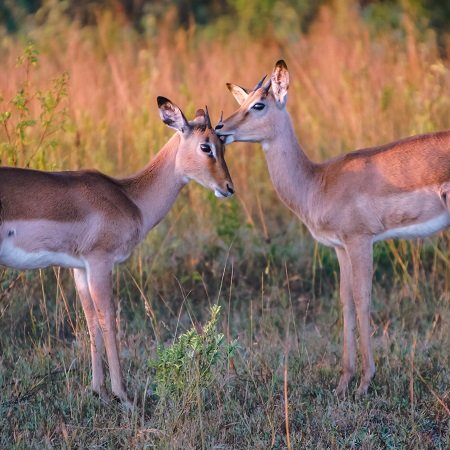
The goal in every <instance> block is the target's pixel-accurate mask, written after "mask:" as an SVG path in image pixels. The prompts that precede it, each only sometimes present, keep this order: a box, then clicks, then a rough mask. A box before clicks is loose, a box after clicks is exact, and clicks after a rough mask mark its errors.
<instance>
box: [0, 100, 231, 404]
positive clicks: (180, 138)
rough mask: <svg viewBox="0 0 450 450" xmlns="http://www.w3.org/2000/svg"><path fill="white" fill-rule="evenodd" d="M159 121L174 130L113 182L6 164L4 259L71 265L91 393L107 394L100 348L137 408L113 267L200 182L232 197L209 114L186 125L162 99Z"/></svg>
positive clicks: (0, 174)
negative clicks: (86, 341)
mask: <svg viewBox="0 0 450 450" xmlns="http://www.w3.org/2000/svg"><path fill="white" fill-rule="evenodd" d="M158 107H159V112H160V116H161V119H162V120H163V122H164V123H166V124H167V125H168V126H170V127H172V128H174V129H176V130H177V133H176V134H175V135H174V136H173V137H172V138H171V139H170V140H169V141H168V142H167V143H166V144H165V145H164V146H163V148H162V149H161V150H160V151H159V153H158V154H157V155H156V156H155V157H154V158H153V159H152V160H151V161H150V163H149V164H148V165H147V166H146V167H145V168H144V169H143V170H142V171H140V172H139V173H137V174H136V175H133V176H131V177H129V178H124V179H116V178H112V177H109V176H107V175H104V174H102V173H100V172H97V171H92V170H81V171H76V172H69V171H68V172H42V171H37V170H29V169H19V168H12V167H2V168H0V264H2V265H4V266H8V267H13V268H16V269H36V268H43V267H47V266H62V267H70V268H73V269H74V278H75V284H76V288H77V291H78V294H79V297H80V301H81V305H82V308H83V310H84V314H85V316H86V322H87V326H88V330H89V335H90V342H91V358H92V390H93V392H94V393H96V394H98V395H101V396H104V395H106V394H105V389H104V373H103V367H102V359H101V358H102V353H103V348H104V346H105V347H106V354H107V359H108V364H109V373H110V378H111V390H112V393H113V395H114V396H115V397H116V398H118V399H119V400H120V401H121V402H122V403H123V404H124V405H125V406H126V407H128V408H131V407H132V404H131V402H130V401H129V399H128V397H127V394H126V391H125V388H124V382H123V378H122V372H121V367H120V361H119V354H118V350H117V341H116V312H115V306H114V301H113V285H112V270H113V266H114V265H115V264H116V263H120V262H122V261H124V260H125V259H127V258H128V256H129V255H130V253H131V252H132V250H133V249H134V247H136V245H137V244H138V243H139V242H141V241H142V240H143V239H144V237H145V236H146V234H147V233H148V232H149V231H150V230H151V229H152V228H153V227H154V226H155V225H156V224H158V223H159V222H160V221H161V220H162V219H163V218H164V216H165V215H166V214H167V213H168V211H169V209H170V208H171V206H172V205H173V203H174V202H175V199H176V198H177V195H178V193H179V192H180V189H181V188H182V187H183V186H184V185H185V184H186V183H187V182H188V181H189V179H193V180H195V181H197V182H198V183H200V184H201V185H203V186H205V187H207V188H209V189H212V190H213V191H214V192H215V194H216V196H217V197H229V196H231V195H232V194H233V192H234V191H233V183H232V181H231V178H230V174H229V172H228V168H227V165H226V163H225V160H224V145H223V143H222V142H221V141H220V140H219V138H218V137H217V135H216V134H215V132H214V130H213V128H212V127H211V122H210V118H209V115H208V111H207V110H206V113H205V112H204V111H203V110H198V111H197V115H196V117H195V119H194V120H193V121H191V122H188V121H187V120H186V118H185V116H184V114H183V113H182V112H181V110H180V109H179V108H178V107H177V106H176V105H174V104H173V103H171V102H170V100H168V99H166V98H164V97H158Z"/></svg>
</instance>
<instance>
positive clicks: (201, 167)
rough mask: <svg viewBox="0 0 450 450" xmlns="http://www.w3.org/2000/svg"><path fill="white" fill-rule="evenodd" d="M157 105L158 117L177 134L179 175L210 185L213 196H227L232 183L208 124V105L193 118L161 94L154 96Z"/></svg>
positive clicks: (222, 148) (220, 143)
mask: <svg viewBox="0 0 450 450" xmlns="http://www.w3.org/2000/svg"><path fill="white" fill-rule="evenodd" d="M158 107H159V114H160V116H161V119H162V121H163V122H164V123H165V124H166V125H168V126H169V127H171V128H174V129H175V130H177V131H178V134H179V136H180V143H179V146H178V151H177V169H178V170H179V171H180V173H181V175H182V176H183V177H185V178H187V179H192V180H195V181H197V183H200V184H201V185H202V186H205V187H206V188H209V189H212V190H213V191H214V193H215V194H216V197H231V196H232V195H233V193H234V187H233V182H232V181H231V177H230V173H229V172H228V167H227V164H226V162H225V157H224V152H225V145H224V143H223V142H222V141H221V140H220V139H219V137H218V136H217V134H216V133H215V131H214V129H213V128H212V126H211V120H210V118H209V114H208V109H207V108H206V112H205V111H204V110H203V109H199V110H198V111H197V113H196V115H195V118H194V120H192V121H188V120H187V119H186V117H185V116H184V114H183V112H182V111H181V110H180V108H178V106H176V105H175V104H174V103H172V102H171V101H170V100H168V99H167V98H165V97H158Z"/></svg>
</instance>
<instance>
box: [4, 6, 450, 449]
mask: <svg viewBox="0 0 450 450" xmlns="http://www.w3.org/2000/svg"><path fill="white" fill-rule="evenodd" d="M343 3H344V2H343ZM171 21H172V18H171V16H170V13H169V14H168V15H167V16H166V18H165V22H163V23H160V24H159V28H158V30H159V31H158V32H157V33H156V32H155V33H154V34H151V33H147V34H146V33H143V34H138V33H136V32H135V31H133V29H132V28H130V27H129V26H126V25H124V24H123V23H120V21H118V19H117V18H115V17H114V16H112V15H111V14H109V13H104V14H100V13H99V14H98V16H97V21H96V26H85V27H81V26H80V25H79V24H77V23H76V22H71V21H69V20H68V19H67V18H66V16H64V15H62V14H60V13H58V9H57V8H53V9H51V8H50V9H49V10H48V11H47V12H44V13H42V15H41V16H39V17H37V18H36V23H26V24H25V27H24V29H25V31H24V32H23V33H22V34H20V35H17V36H12V35H8V34H0V60H1V62H2V64H1V66H2V70H1V71H0V96H1V98H2V101H1V102H0V114H2V115H1V116H0V125H1V126H0V146H1V147H0V158H1V164H3V165H8V164H14V165H18V166H25V165H29V166H31V167H36V168H42V169H49V170H60V169H76V168H80V167H96V168H98V169H100V170H102V171H104V172H106V173H108V174H111V175H114V176H125V175H127V174H130V173H133V172H135V171H137V170H138V169H139V168H140V167H142V166H143V165H144V164H145V163H146V162H147V161H148V160H149V159H150V158H151V157H152V156H153V155H154V154H155V153H156V152H157V151H158V149H159V148H160V147H161V146H162V144H163V143H164V142H165V141H166V140H168V139H169V137H170V135H171V131H170V130H169V129H168V128H166V127H165V126H164V125H163V124H162V123H161V121H160V119H159V115H158V110H157V107H156V96H157V95H163V96H166V97H168V98H170V99H171V100H173V101H174V102H175V103H177V104H178V105H180V106H181V107H182V109H183V110H184V111H185V112H186V113H187V115H188V116H192V114H193V113H194V112H195V110H196V109H197V108H198V107H203V106H204V105H205V104H207V105H208V108H209V110H210V112H211V115H212V117H213V121H217V120H218V117H219V114H220V111H221V110H224V116H225V117H226V116H227V115H228V114H229V113H231V112H232V111H233V110H234V109H235V106H236V105H235V103H234V100H233V99H232V96H231V95H230V93H229V92H228V90H227V89H226V87H225V83H226V82H234V83H237V84H240V85H243V86H246V87H251V86H253V85H254V84H255V83H256V81H257V80H258V79H259V78H260V77H261V76H262V75H263V74H265V73H269V72H270V71H271V69H272V67H273V64H274V62H275V61H276V60H277V59H279V58H281V57H283V58H284V59H285V60H286V62H287V64H288V66H289V70H290V74H291V87H290V91H289V102H288V109H289V111H290V112H291V114H292V116H293V118H294V120H295V127H296V130H297V133H298V135H299V137H300V140H301V142H302V144H303V146H304V148H305V150H306V152H307V154H308V155H309V157H310V158H312V159H313V160H316V161H321V160H324V159H326V158H329V157H332V156H335V155H338V154H341V153H343V152H346V151H350V150H353V149H356V148H361V147H368V146H372V145H378V144H383V143H387V142H389V141H392V140H395V139H399V138H400V137H404V136H408V135H412V134H418V133H424V132H429V131H434V130H442V129H449V128H450V114H449V112H450V68H449V60H448V53H446V52H445V49H444V50H443V49H439V48H438V47H437V46H436V43H435V42H436V39H435V34H434V32H433V31H432V30H430V29H428V28H424V27H420V26H419V25H418V24H417V23H416V22H415V21H414V20H413V19H411V18H408V17H407V16H404V17H403V18H402V23H401V25H400V27H399V29H397V30H395V31H392V30H390V29H376V28H373V27H371V26H370V25H368V24H367V23H366V22H364V21H363V19H362V18H361V17H360V16H359V15H358V14H357V12H356V11H355V10H354V9H352V8H345V7H342V8H335V9H331V8H324V9H322V10H321V12H320V14H319V16H318V18H317V19H316V20H315V22H314V23H313V24H312V25H311V27H310V29H309V31H308V33H307V34H305V35H302V36H300V37H298V38H297V39H290V40H288V39H285V38H281V37H279V34H277V33H276V30H274V32H273V33H271V32H269V31H268V32H267V33H266V35H265V36H263V37H260V38H258V39H252V38H250V37H249V36H248V35H245V34H242V32H236V33H234V34H231V35H228V36H223V35H221V34H220V33H218V34H217V35H214V34H213V33H211V30H209V32H202V30H197V29H196V28H195V27H194V26H193V27H191V28H189V29H187V30H185V29H173V27H172V26H171ZM38 25H39V26H38ZM30 40H31V41H32V42H33V43H34V47H33V48H34V49H36V50H38V51H39V54H35V53H34V52H33V49H32V48H31V47H29V48H28V51H27V52H26V56H25V57H22V62H21V63H20V64H17V58H18V57H20V56H21V55H23V54H24V49H25V48H26V47H27V45H28V42H29V41H30ZM447 52H448V49H447ZM35 59H37V61H35ZM65 74H67V75H65ZM55 80H56V81H55ZM5 112H10V113H11V114H10V115H6V116H5ZM32 121H34V122H32ZM227 160H228V162H229V167H230V172H231V175H232V177H233V181H234V183H235V188H236V191H237V193H236V196H235V197H234V198H233V199H232V200H229V201H218V200H216V199H215V198H214V197H213V195H212V194H210V193H209V192H206V191H205V190H204V189H202V188H200V187H199V186H194V185H190V186H189V187H188V188H186V189H185V190H183V192H182V194H181V196H180V198H179V199H178V201H177V203H176V205H175V207H174V208H173V209H172V211H171V212H170V214H169V216H168V217H167V218H166V219H165V220H164V221H163V222H162V223H161V224H160V225H158V227H157V228H156V229H155V230H153V231H152V232H151V233H150V234H149V236H148V238H147V239H146V241H145V242H144V243H143V244H142V245H141V246H140V247H139V248H138V249H136V251H135V252H134V254H133V256H132V257H131V258H130V260H129V261H128V262H127V263H126V264H123V265H121V266H119V267H117V269H116V271H115V293H116V297H117V305H118V310H119V339H120V346H121V358H122V362H123V367H124V372H125V378H126V383H127V390H128V392H129V393H130V395H131V396H132V397H134V399H135V402H136V405H137V407H136V410H135V411H134V412H133V413H132V414H127V413H125V412H124V411H123V410H122V409H121V407H120V406H119V405H116V404H104V403H102V401H101V400H100V399H98V398H95V397H93V396H92V395H90V394H89V391H88V390H87V389H86V387H87V386H89V383H90V349H89V339H88V334H87V327H86V324H85V321H84V317H83V315H82V311H81V306H80V304H79V300H78V299H77V296H76V293H75V288H74V282H73V277H72V275H71V273H70V271H67V270H62V269H61V270H60V269H47V270H42V271H34V272H18V271H14V270H9V269H0V285H1V291H0V392H1V397H0V448H5V449H9V448H14V449H22V448H23V449H28V448H36V449H38V448H39V449H40V448H89V449H94V448H110V449H117V448H158V449H166V448H167V449H199V448H205V449H217V450H219V449H247V448H248V449H268V448H273V449H283V448H293V449H294V448H295V449H299V448H302V449H303V448H311V449H322V448H323V449H325V448H331V449H340V448H364V449H379V448H388V449H424V448H425V449H428V448H430V449H434V448H438V449H446V448H450V431H449V422H450V415H449V412H448V411H449V408H450V369H449V367H450V350H449V349H450V327H449V323H450V308H449V307H450V262H449V261H450V258H449V248H450V246H449V243H450V234H449V232H448V231H446V232H444V233H440V234H439V235H437V236H435V237H434V238H432V239H426V240H424V241H420V242H406V241H402V242H400V241H388V242H384V243H379V244H377V245H376V247H375V274H374V289H373V307H372V310H373V315H372V319H373V320H372V327H373V339H374V350H375V362H376V365H377V374H376V376H375V379H374V382H373V384H372V386H371V389H370V390H369V395H368V396H367V397H366V398H363V399H354V398H353V396H352V395H349V396H348V397H347V398H344V399H338V398H336V397H335V396H334V394H333V392H332V390H333V388H334V387H335V385H336V383H337V381H338V378H339V367H340V366H339V364H340V355H341V345H342V342H341V338H342V336H341V332H342V319H341V314H340V308H339V298H338V278H339V269H338V264H337V259H336V257H335V254H334V253H333V251H332V250H330V249H327V248H325V247H322V246H320V245H317V244H315V243H314V241H313V239H312V237H311V236H310V235H309V234H308V232H307V231H306V229H305V228H304V227H303V226H302V225H301V224H300V223H299V222H298V221H297V220H296V219H295V217H294V216H293V215H292V214H291V213H290V212H289V211H288V210H287V209H286V208H285V207H284V206H283V205H281V203H280V202H279V200H278V199H277V197H276V195H275V193H274V191H273V188H272V186H271V183H270V180H269V177H268V173H267V169H266V166H265V161H264V156H263V154H262V152H261V150H260V149H259V148H258V146H257V145H245V144H232V145H231V146H230V147H229V148H228V150H227ZM216 303H219V304H220V305H221V306H222V312H221V315H220V317H219V322H218V325H217V328H218V330H217V334H219V333H223V334H224V343H225V344H226V343H230V342H233V341H234V340H236V341H237V348H236V350H235V351H234V353H233V355H231V356H230V355H228V354H227V352H226V348H225V347H226V345H225V344H224V345H222V347H220V348H219V350H218V351H219V356H221V357H220V358H218V360H217V362H216V363H215V364H214V365H213V366H212V368H211V373H210V377H209V378H208V380H206V382H205V383H204V385H203V384H201V382H202V381H205V380H203V379H202V377H201V376H200V375H199V374H197V373H194V372H192V373H191V374H190V376H187V377H186V379H185V385H184V387H185V389H184V390H182V391H181V393H180V392H179V393H178V395H177V396H175V397H174V396H171V395H168V394H167V395H165V394H164V393H163V394H161V386H158V384H157V383H156V381H155V380H156V378H155V369H154V368H152V367H151V365H150V364H149V360H150V359H155V358H156V357H157V349H158V348H165V347H168V346H170V345H172V344H173V343H174V342H175V338H176V336H179V335H180V334H183V333H185V332H186V331H187V330H189V329H190V328H191V327H193V326H194V327H196V328H197V329H201V324H205V323H206V322H207V321H208V320H209V313H210V306H211V305H214V304H216ZM355 387H356V381H355V382H354V383H353V384H352V386H351V388H352V389H355Z"/></svg>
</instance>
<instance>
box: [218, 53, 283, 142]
mask: <svg viewBox="0 0 450 450" xmlns="http://www.w3.org/2000/svg"><path fill="white" fill-rule="evenodd" d="M265 78H266V77H264V78H263V79H262V80H261V81H260V82H259V83H258V84H257V85H256V87H255V88H254V89H253V90H249V89H244V88H242V87H240V86H237V85H235V84H231V83H227V86H228V89H229V90H230V91H231V93H232V94H233V95H234V98H235V99H236V100H237V102H238V103H239V105H240V107H239V109H238V110H237V111H236V112H235V113H234V114H232V115H231V116H230V117H228V118H227V119H226V120H224V121H222V120H220V122H219V123H218V125H217V126H216V131H217V134H218V135H219V136H220V138H221V139H222V140H223V142H225V143H226V144H230V143H231V142H233V141H244V142H261V143H264V142H265V141H268V140H270V139H271V138H272V137H273V136H274V134H275V133H276V131H277V129H276V127H277V124H278V123H279V120H278V118H279V117H280V116H281V115H283V114H286V108H285V106H286V102H287V91H288V88H289V72H288V69H287V66H286V63H285V62H284V61H283V60H280V61H278V62H277V63H276V64H275V67H274V69H273V72H272V75H271V77H270V79H269V81H268V82H266V84H264V80H265Z"/></svg>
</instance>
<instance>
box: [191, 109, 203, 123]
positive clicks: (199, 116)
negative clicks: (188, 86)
mask: <svg viewBox="0 0 450 450" xmlns="http://www.w3.org/2000/svg"><path fill="white" fill-rule="evenodd" d="M192 122H194V123H198V124H199V125H201V124H205V125H206V113H205V110H204V109H202V108H200V109H197V111H196V112H195V117H194V120H192Z"/></svg>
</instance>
